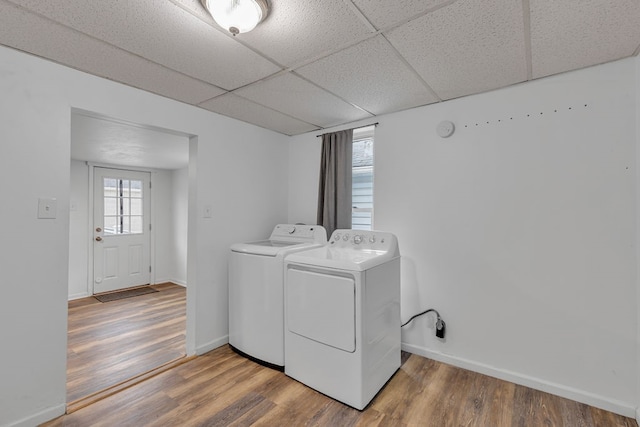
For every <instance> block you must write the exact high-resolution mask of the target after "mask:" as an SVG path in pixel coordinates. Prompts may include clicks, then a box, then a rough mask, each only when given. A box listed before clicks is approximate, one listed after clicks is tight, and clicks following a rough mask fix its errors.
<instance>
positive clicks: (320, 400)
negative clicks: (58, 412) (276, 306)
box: [44, 346, 637, 427]
mask: <svg viewBox="0 0 640 427" xmlns="http://www.w3.org/2000/svg"><path fill="white" fill-rule="evenodd" d="M402 360H403V363H402V366H401V368H400V369H399V370H398V371H397V372H396V373H395V375H394V376H393V377H392V379H391V380H390V381H389V382H388V383H387V385H386V386H385V388H384V389H383V390H382V391H381V392H380V393H379V394H378V395H377V396H376V397H375V398H374V400H373V401H372V402H371V403H370V404H369V406H368V407H367V408H365V410H364V411H358V410H356V409H352V408H350V407H348V406H345V405H343V404H341V403H339V402H336V401H334V400H332V399H330V398H329V397H327V396H324V395H322V394H320V393H318V392H316V391H314V390H312V389H310V388H308V387H306V386H304V385H303V384H301V383H299V382H297V381H295V380H293V379H291V378H289V377H287V376H286V375H285V374H284V373H282V372H279V371H275V370H272V369H269V368H265V367H263V366H260V365H258V364H256V363H254V362H251V361H250V360H247V359H245V358H243V357H241V356H239V355H237V354H235V353H234V352H233V351H232V350H231V349H230V348H229V347H228V346H223V347H220V348H218V349H216V350H213V351H211V352H209V353H207V354H205V355H203V356H200V357H197V358H195V359H193V360H191V361H189V362H187V363H184V364H182V365H180V366H178V367H176V368H173V369H172V370H170V371H166V372H164V373H162V374H160V375H158V376H156V377H153V378H151V379H149V380H147V381H145V382H143V383H140V384H138V385H136V386H133V387H131V388H129V389H126V390H124V391H122V392H120V393H118V394H116V395H113V396H111V397H108V398H106V399H104V400H102V401H100V402H97V403H95V404H93V405H91V406H88V407H86V408H83V409H80V410H79V411H77V412H74V413H73V414H70V415H65V416H62V417H60V418H57V419H55V420H52V421H50V422H48V423H46V424H44V426H46V427H64V426H116V425H117V426H158V427H160V426H162V427H166V426H281V425H290V426H340V427H343V426H367V427H370V426H379V427H386V426H393V427H397V426H400V427H403V426H407V427H409V426H411V427H413V426H427V427H429V426H434V427H441V426H481V427H485V426H491V427H500V426H527V427H528V426H567V427H569V426H570V427H574V426H584V427H589V426H603V427H605V426H606V427H612V426H625V427H631V426H633V427H636V426H637V424H636V422H635V421H634V420H633V419H631V418H625V417H623V416H620V415H616V414H612V413H610V412H607V411H603V410H601V409H597V408H593V407H590V406H587V405H584V404H581V403H578V402H574V401H571V400H567V399H563V398H561V397H557V396H553V395H550V394H547V393H544V392H541V391H536V390H533V389H530V388H527V387H523V386H519V385H516V384H513V383H509V382H506V381H502V380H498V379H495V378H491V377H488V376H485V375H482V374H478V373H474V372H471V371H467V370H464V369H460V368H456V367H453V366H450V365H447V364H444V363H439V362H436V361H433V360H430V359H425V358H423V357H420V356H417V355H411V354H408V353H403V358H402Z"/></svg>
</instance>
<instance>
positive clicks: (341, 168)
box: [318, 129, 353, 237]
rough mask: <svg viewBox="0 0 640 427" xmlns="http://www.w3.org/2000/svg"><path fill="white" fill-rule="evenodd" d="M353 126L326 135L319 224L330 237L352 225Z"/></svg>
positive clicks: (322, 161) (321, 165) (324, 137)
mask: <svg viewBox="0 0 640 427" xmlns="http://www.w3.org/2000/svg"><path fill="white" fill-rule="evenodd" d="M352 145H353V129H349V130H343V131H339V132H333V133H327V134H324V135H322V158H321V160H320V188H319V191H318V224H319V225H321V226H323V227H324V228H325V229H326V230H327V235H328V236H327V237H331V233H333V231H334V230H335V229H337V228H351V208H352V206H351V204H352V201H351V168H352V167H353V165H352V160H351V159H352V156H353V147H352Z"/></svg>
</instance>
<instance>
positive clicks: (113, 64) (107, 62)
mask: <svg viewBox="0 0 640 427" xmlns="http://www.w3.org/2000/svg"><path fill="white" fill-rule="evenodd" d="M0 16H2V17H3V25H1V26H0V40H2V42H3V44H6V45H7V46H10V47H13V48H16V49H20V50H23V51H26V52H29V53H32V54H34V55H38V56H42V57H46V58H48V59H51V60H53V61H56V62H59V63H62V64H65V65H68V66H70V67H73V68H76V69H78V70H81V71H85V72H88V73H91V74H93V75H96V76H100V77H106V78H108V79H111V80H115V81H119V82H122V83H125V84H127V85H129V86H133V87H137V88H139V89H143V90H147V91H149V92H154V93H157V94H159V95H163V96H166V97H169V98H172V99H176V100H179V101H182V102H186V103H189V104H197V103H199V102H202V101H204V100H207V99H210V98H213V97H214V96H217V95H220V94H222V93H224V91H223V90H222V89H220V88H218V87H216V86H212V85H210V84H207V83H205V82H202V81H199V80H195V79H192V78H190V77H187V76H185V75H183V74H180V73H177V72H175V71H171V70H169V69H166V68H164V67H161V66H159V65H157V64H155V63H153V62H150V61H147V60H145V59H143V58H140V57H139V56H137V55H132V54H130V53H128V52H125V51H123V50H120V49H117V48H115V47H113V46H111V45H108V44H106V43H103V42H100V41H98V40H95V39H93V38H90V37H84V36H83V35H81V34H79V33H78V32H76V31H73V30H70V29H69V28H67V27H65V26H62V25H59V24H56V23H54V22H52V21H50V20H47V19H43V18H41V17H39V16H37V15H35V14H32V13H29V12H28V11H25V10H24V9H21V8H19V7H16V6H14V5H12V4H10V3H6V2H0ZM36 29H37V30H36Z"/></svg>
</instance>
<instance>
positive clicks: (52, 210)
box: [38, 197, 58, 219]
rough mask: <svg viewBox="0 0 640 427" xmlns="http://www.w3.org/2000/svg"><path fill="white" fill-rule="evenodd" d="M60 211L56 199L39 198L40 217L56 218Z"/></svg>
mask: <svg viewBox="0 0 640 427" xmlns="http://www.w3.org/2000/svg"><path fill="white" fill-rule="evenodd" d="M57 213H58V202H57V200H56V199H50V198H43V197H41V198H39V199H38V218H40V219H55V217H56V214H57Z"/></svg>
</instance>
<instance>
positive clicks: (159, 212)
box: [151, 170, 175, 283]
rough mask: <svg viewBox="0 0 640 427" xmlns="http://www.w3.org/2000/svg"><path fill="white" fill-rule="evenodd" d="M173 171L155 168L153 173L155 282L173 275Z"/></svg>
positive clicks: (169, 278)
mask: <svg viewBox="0 0 640 427" xmlns="http://www.w3.org/2000/svg"><path fill="white" fill-rule="evenodd" d="M172 175H173V174H172V171H170V170H155V171H154V172H153V173H152V175H151V180H152V188H151V198H152V204H153V207H152V215H153V218H154V223H153V224H152V226H153V236H154V242H153V246H154V250H155V261H154V268H155V272H154V273H153V274H152V278H153V279H152V280H153V283H164V282H169V281H171V277H172V276H173V266H174V264H175V263H174V261H173V253H174V250H173V242H174V236H173V224H174V219H173V206H172V203H173V181H172Z"/></svg>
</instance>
